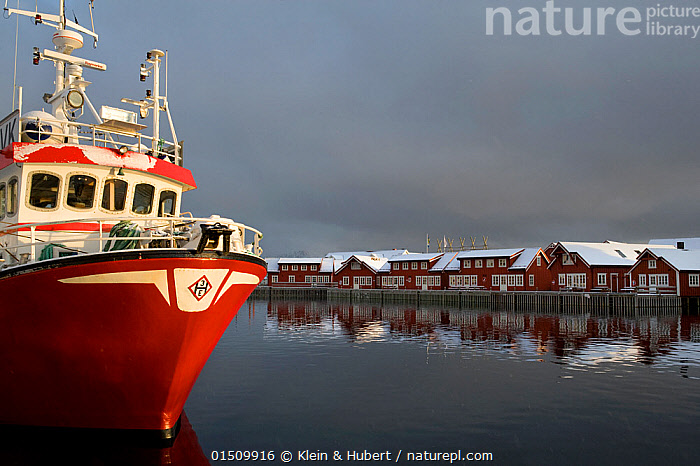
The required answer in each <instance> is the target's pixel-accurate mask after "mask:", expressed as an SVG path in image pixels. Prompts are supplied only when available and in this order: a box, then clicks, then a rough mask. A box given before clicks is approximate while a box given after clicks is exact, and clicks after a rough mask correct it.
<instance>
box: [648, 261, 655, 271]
mask: <svg viewBox="0 0 700 466" xmlns="http://www.w3.org/2000/svg"><path fill="white" fill-rule="evenodd" d="M647 267H648V268H650V269H655V268H656V259H649V263H648V264H647Z"/></svg>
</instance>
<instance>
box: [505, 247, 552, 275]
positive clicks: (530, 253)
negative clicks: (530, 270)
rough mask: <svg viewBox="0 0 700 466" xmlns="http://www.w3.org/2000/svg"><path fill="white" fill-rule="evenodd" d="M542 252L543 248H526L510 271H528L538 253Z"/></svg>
mask: <svg viewBox="0 0 700 466" xmlns="http://www.w3.org/2000/svg"><path fill="white" fill-rule="evenodd" d="M541 250H542V249H541V248H525V249H524V250H523V252H522V253H520V255H519V256H518V258H517V259H516V260H515V262H513V265H511V266H510V268H509V269H510V270H513V269H523V270H524V269H527V267H528V266H529V265H530V263H532V260H533V259H534V258H535V256H536V255H537V253H538V252H540V251H541ZM543 257H544V254H543Z"/></svg>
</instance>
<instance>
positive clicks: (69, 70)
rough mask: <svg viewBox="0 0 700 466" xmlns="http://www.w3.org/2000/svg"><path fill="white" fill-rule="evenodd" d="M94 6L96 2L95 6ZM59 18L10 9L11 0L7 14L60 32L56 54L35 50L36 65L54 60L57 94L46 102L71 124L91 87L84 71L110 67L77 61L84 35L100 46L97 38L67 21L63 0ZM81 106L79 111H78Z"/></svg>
mask: <svg viewBox="0 0 700 466" xmlns="http://www.w3.org/2000/svg"><path fill="white" fill-rule="evenodd" d="M91 4H92V2H91ZM58 11H59V14H58V15H55V14H52V13H40V12H39V10H38V2H37V9H35V11H28V10H21V9H19V2H18V8H7V0H5V12H7V15H8V17H9V16H11V15H12V14H13V13H14V14H16V15H21V16H28V17H30V18H33V19H34V24H43V25H46V26H49V27H52V28H54V29H56V31H57V32H55V33H54V35H53V39H52V41H53V44H54V47H55V50H47V49H44V51H43V52H41V51H39V48H38V47H34V58H33V60H32V61H33V63H34V64H35V65H38V64H39V62H40V61H41V60H52V61H53V62H54V65H55V67H56V80H55V84H56V87H55V91H54V93H53V95H51V96H49V97H48V98H46V99H45V101H46V102H47V103H50V104H52V105H53V114H54V116H55V117H56V118H58V119H60V120H68V119H69V118H68V117H69V115H71V114H72V110H71V109H70V108H69V107H71V108H73V109H75V108H82V105H83V102H84V101H85V100H87V99H86V95H85V87H86V86H87V85H88V84H90V83H89V82H88V81H84V80H83V79H82V69H83V67H87V68H91V69H96V70H100V71H104V70H106V69H107V66H106V65H104V64H102V63H98V62H94V61H92V60H86V59H83V58H79V57H74V56H72V55H71V53H72V52H73V51H74V50H75V49H79V48H81V47H82V46H83V36H82V35H81V34H80V33H83V34H87V35H89V36H91V37H93V38H94V40H95V42H97V38H98V36H97V34H96V33H95V32H94V31H90V30H88V29H86V28H84V27H82V26H80V25H79V24H77V23H75V22H73V21H71V20H69V19H67V18H66V2H65V0H60V1H59V3H58ZM69 95H72V96H73V98H72V99H71V101H70V102H69V101H68V96H69ZM76 105H78V107H76Z"/></svg>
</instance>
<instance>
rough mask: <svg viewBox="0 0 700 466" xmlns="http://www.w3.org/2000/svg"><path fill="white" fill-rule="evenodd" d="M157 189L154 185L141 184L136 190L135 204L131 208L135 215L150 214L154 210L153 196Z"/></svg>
mask: <svg viewBox="0 0 700 466" xmlns="http://www.w3.org/2000/svg"><path fill="white" fill-rule="evenodd" d="M155 190H156V188H154V187H153V185H150V184H146V183H139V184H137V185H136V187H135V188H134V202H133V204H132V206H131V210H132V212H134V213H135V214H144V215H145V214H150V213H151V210H152V209H153V194H154V193H155Z"/></svg>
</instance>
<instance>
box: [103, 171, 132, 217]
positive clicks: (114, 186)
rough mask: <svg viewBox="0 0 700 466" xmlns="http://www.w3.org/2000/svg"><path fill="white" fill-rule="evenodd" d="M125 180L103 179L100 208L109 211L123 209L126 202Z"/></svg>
mask: <svg viewBox="0 0 700 466" xmlns="http://www.w3.org/2000/svg"><path fill="white" fill-rule="evenodd" d="M127 187H128V185H127V183H126V181H124V180H119V179H116V178H112V179H109V180H105V186H104V191H103V192H102V208H103V209H105V210H109V211H111V212H118V211H122V210H124V204H125V203H126V188H127Z"/></svg>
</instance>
